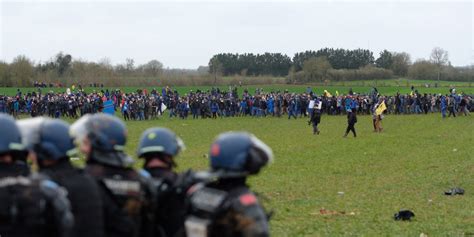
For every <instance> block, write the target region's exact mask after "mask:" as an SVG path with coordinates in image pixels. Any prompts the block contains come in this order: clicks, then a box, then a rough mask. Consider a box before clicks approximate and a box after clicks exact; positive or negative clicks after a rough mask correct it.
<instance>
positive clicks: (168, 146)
mask: <svg viewBox="0 0 474 237" xmlns="http://www.w3.org/2000/svg"><path fill="white" fill-rule="evenodd" d="M183 149H184V143H183V140H181V138H179V137H178V136H176V134H175V133H174V132H172V131H171V130H169V129H167V128H149V129H147V130H146V131H145V132H143V134H142V136H141V138H140V143H139V145H138V150H137V156H138V157H144V156H146V155H147V154H150V153H163V154H166V155H169V156H172V157H174V156H176V155H178V153H179V152H180V151H181V150H183Z"/></svg>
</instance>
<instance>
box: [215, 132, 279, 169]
mask: <svg viewBox="0 0 474 237" xmlns="http://www.w3.org/2000/svg"><path fill="white" fill-rule="evenodd" d="M210 159H211V168H212V170H214V171H218V170H222V171H225V172H236V173H245V174H257V173H258V172H259V171H260V169H261V168H262V167H263V166H265V165H266V164H267V163H268V162H270V161H272V160H273V152H272V150H271V148H270V147H268V146H267V145H266V144H265V143H263V142H262V141H261V140H260V139H258V138H257V137H255V136H254V135H252V134H249V133H246V132H227V133H223V134H221V135H219V136H218V137H217V139H216V140H215V141H214V143H213V144H212V146H211V150H210Z"/></svg>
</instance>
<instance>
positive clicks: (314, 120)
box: [308, 109, 321, 134]
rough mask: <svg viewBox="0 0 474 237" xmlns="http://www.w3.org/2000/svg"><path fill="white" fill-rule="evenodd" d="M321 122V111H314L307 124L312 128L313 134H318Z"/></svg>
mask: <svg viewBox="0 0 474 237" xmlns="http://www.w3.org/2000/svg"><path fill="white" fill-rule="evenodd" d="M320 122H321V111H320V110H319V109H314V111H313V113H312V114H311V118H310V120H309V122H308V124H311V125H312V126H313V134H319V129H318V124H319V123H320Z"/></svg>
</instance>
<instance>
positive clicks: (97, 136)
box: [69, 114, 127, 152]
mask: <svg viewBox="0 0 474 237" xmlns="http://www.w3.org/2000/svg"><path fill="white" fill-rule="evenodd" d="M69 131H70V135H71V136H72V137H73V138H74V139H75V140H76V141H77V142H82V140H83V139H84V138H88V139H89V141H90V143H91V146H92V149H94V150H99V151H102V152H116V151H123V150H124V146H125V143H126V141H127V129H126V128H125V124H124V123H123V122H122V121H121V120H120V119H118V118H116V117H114V116H112V115H107V114H94V115H90V114H88V115H85V116H83V117H82V118H80V119H79V120H77V121H76V122H75V123H73V124H72V126H71V128H70V130H69Z"/></svg>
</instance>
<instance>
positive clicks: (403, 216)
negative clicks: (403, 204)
mask: <svg viewBox="0 0 474 237" xmlns="http://www.w3.org/2000/svg"><path fill="white" fill-rule="evenodd" d="M412 217H415V213H413V212H412V211H410V210H400V211H399V212H397V213H395V215H393V218H394V219H395V220H396V221H400V220H402V221H409V220H411V218H412Z"/></svg>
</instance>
